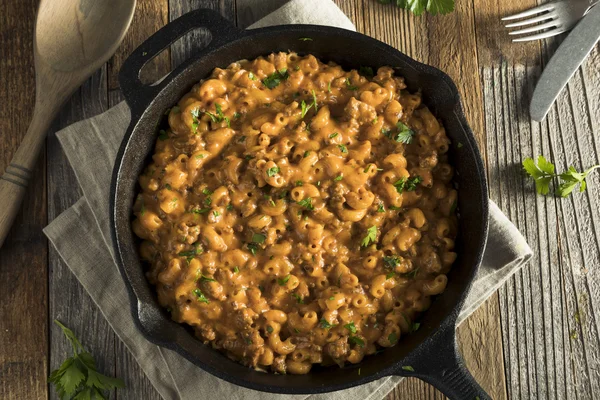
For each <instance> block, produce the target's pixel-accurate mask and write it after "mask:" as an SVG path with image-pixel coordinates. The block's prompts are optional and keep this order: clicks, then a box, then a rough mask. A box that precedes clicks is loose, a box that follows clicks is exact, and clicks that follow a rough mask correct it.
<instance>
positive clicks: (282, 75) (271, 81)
mask: <svg viewBox="0 0 600 400" xmlns="http://www.w3.org/2000/svg"><path fill="white" fill-rule="evenodd" d="M289 77H290V75H289V74H288V72H287V69H285V68H284V69H282V70H279V71H275V72H273V73H272V74H271V75H269V76H267V77H266V78H265V79H263V80H262V83H263V84H264V85H265V86H266V87H268V88H269V89H274V88H276V87H277V86H279V84H280V83H281V81H285V80H286V79H287V78H289Z"/></svg>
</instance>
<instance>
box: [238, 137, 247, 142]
mask: <svg viewBox="0 0 600 400" xmlns="http://www.w3.org/2000/svg"><path fill="white" fill-rule="evenodd" d="M245 141H246V136H240V138H239V139H238V142H240V143H244V142H245Z"/></svg>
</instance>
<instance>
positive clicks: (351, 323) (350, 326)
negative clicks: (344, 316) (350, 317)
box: [344, 321, 356, 333]
mask: <svg viewBox="0 0 600 400" xmlns="http://www.w3.org/2000/svg"><path fill="white" fill-rule="evenodd" d="M344 328H346V329H348V330H349V331H350V333H356V326H355V325H354V321H352V322H350V323H349V324H346V325H344Z"/></svg>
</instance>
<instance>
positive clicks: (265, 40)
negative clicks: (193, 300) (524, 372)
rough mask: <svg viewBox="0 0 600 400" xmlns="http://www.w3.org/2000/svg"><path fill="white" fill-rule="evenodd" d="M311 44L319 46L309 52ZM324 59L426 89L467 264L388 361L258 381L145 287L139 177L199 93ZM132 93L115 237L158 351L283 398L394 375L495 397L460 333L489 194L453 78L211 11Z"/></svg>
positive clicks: (131, 83)
mask: <svg viewBox="0 0 600 400" xmlns="http://www.w3.org/2000/svg"><path fill="white" fill-rule="evenodd" d="M199 27H202V28H205V29H207V30H208V31H209V32H210V35H211V37H212V38H211V42H210V43H209V44H208V45H207V47H206V48H205V49H204V50H202V51H200V52H198V53H197V54H195V55H194V56H193V57H191V58H190V59H189V60H187V61H186V62H184V63H183V65H181V66H179V67H178V68H176V69H175V70H174V71H173V72H172V73H171V74H170V75H169V76H168V77H167V78H166V79H164V80H163V81H162V82H160V83H159V84H157V85H155V86H147V85H144V84H142V82H141V81H140V79H139V71H140V69H141V68H142V67H143V66H144V64H146V63H147V62H148V61H149V60H150V59H152V58H153V57H154V56H156V55H157V54H159V53H160V52H161V51H162V50H163V49H165V48H167V47H168V46H169V45H170V44H171V43H173V42H174V41H175V40H176V39H177V38H179V37H181V36H182V35H184V34H185V33H186V32H188V31H190V30H192V29H194V28H199ZM306 37H309V38H311V39H312V40H299V39H300V38H306ZM288 50H292V51H296V52H298V53H300V54H307V53H310V54H313V55H315V56H316V57H317V58H319V59H321V60H324V61H335V62H336V63H338V64H340V65H342V66H343V67H344V68H346V69H349V68H359V67H360V66H371V67H374V68H377V67H379V66H384V65H390V66H394V67H395V68H396V69H397V71H398V73H399V74H400V75H402V76H404V77H405V78H406V82H407V84H408V87H409V89H410V90H411V91H416V90H418V89H421V90H422V92H423V99H424V103H425V104H427V105H428V106H429V107H430V108H431V110H432V111H433V113H434V114H435V115H436V116H438V117H439V118H440V119H441V120H442V121H443V124H444V126H445V128H446V131H447V134H448V136H449V137H450V138H451V140H452V142H453V145H452V146H451V150H450V154H451V156H452V160H453V163H454V166H455V168H456V179H455V183H456V185H457V188H458V192H459V195H458V209H459V210H460V233H459V237H458V240H457V253H458V259H457V260H456V263H455V265H454V267H453V269H452V271H451V272H450V274H449V275H448V287H447V289H446V291H445V292H444V293H443V294H442V295H440V296H438V297H437V298H436V299H435V300H434V301H433V303H432V305H431V308H430V309H429V310H428V311H427V312H426V313H424V315H423V318H422V320H421V327H420V329H419V330H418V331H416V332H414V333H412V334H410V335H406V336H403V337H402V340H401V341H400V343H399V344H398V345H397V346H396V347H393V348H390V349H387V350H385V351H383V352H381V353H379V354H376V355H372V356H368V357H365V358H364V360H363V361H362V362H361V363H359V364H357V365H351V366H348V367H345V368H343V369H341V368H338V367H337V366H334V367H321V366H315V367H313V369H312V371H311V372H310V373H309V374H307V375H273V374H267V373H263V372H257V371H254V370H251V369H249V368H246V367H243V366H242V365H240V364H238V363H236V362H234V361H231V360H229V359H228V358H227V357H226V356H224V355H223V354H221V353H219V352H217V351H215V350H213V349H211V348H210V347H209V346H206V345H203V344H202V343H201V342H200V341H199V340H197V339H195V338H194V336H193V334H192V333H191V331H190V330H189V329H188V328H186V327H184V326H182V325H180V324H177V323H175V322H173V321H171V320H170V318H169V315H168V314H167V312H166V311H165V310H164V309H162V308H161V307H160V306H159V304H158V302H157V299H156V296H155V295H154V291H153V288H152V287H151V286H150V284H149V283H148V281H147V280H146V277H145V275H144V268H143V266H142V263H141V262H140V259H139V257H138V252H137V248H138V241H137V239H136V238H135V237H134V234H133V233H132V231H131V228H130V222H131V219H132V205H133V202H134V199H135V196H136V192H137V190H138V187H137V177H138V175H139V174H140V173H141V171H142V169H143V167H144V165H145V164H147V162H148V161H149V157H150V154H152V152H153V148H154V143H155V140H156V137H157V126H158V124H159V123H160V122H161V120H162V118H163V114H164V112H165V110H167V109H168V108H170V107H172V106H173V105H174V104H176V103H177V101H178V100H179V99H180V98H181V97H182V96H183V95H184V94H185V93H187V92H188V91H189V90H190V88H191V87H192V85H193V84H195V83H196V82H198V81H199V80H200V79H202V78H205V77H206V76H207V75H208V74H209V73H210V72H211V71H212V70H213V69H214V68H215V67H222V68H223V67H226V66H227V65H229V64H230V63H231V62H234V61H237V60H240V59H254V58H256V57H258V56H260V55H267V54H269V53H272V52H277V51H288ZM119 82H120V84H121V90H122V91H123V94H124V96H125V99H126V100H127V104H128V105H129V107H130V108H131V123H130V125H129V129H128V130H127V133H126V135H125V138H124V139H123V143H122V144H121V148H120V150H119V154H118V155H117V160H116V164H115V169H114V173H113V180H112V191H111V199H110V206H111V218H112V223H111V226H112V235H113V243H115V255H116V260H117V264H118V265H119V269H120V271H121V274H122V275H123V279H124V280H125V282H126V286H127V288H128V290H129V295H130V300H131V310H132V314H133V319H134V321H135V323H136V325H137V327H138V329H139V330H140V331H141V332H142V334H143V335H144V336H145V337H146V338H147V339H148V340H150V341H151V342H153V343H155V344H157V345H160V346H163V347H166V348H169V349H172V350H175V351H176V352H178V353H179V354H181V355H182V356H184V357H185V358H187V359H188V360H190V361H191V362H193V363H194V364H196V365H197V366H199V367H200V368H202V369H204V370H205V371H207V372H209V373H211V374H213V375H215V376H217V377H219V378H222V379H224V380H226V381H229V382H231V383H235V384H237V385H240V386H245V387H248V388H252V389H256V390H262V391H266V392H273V393H289V394H303V393H306V394H308V393H323V392H332V391H336V390H341V389H346V388H349V387H352V386H357V385H361V384H364V383H367V382H370V381H373V380H375V379H379V378H383V377H386V376H390V375H402V376H415V377H418V378H420V379H422V380H424V381H426V382H429V383H431V384H432V385H434V386H435V387H437V388H438V389H439V390H441V391H442V392H443V393H444V394H446V395H447V396H448V397H450V398H452V399H473V400H475V399H487V398H489V396H488V395H487V394H486V393H485V392H484V391H483V390H482V389H481V387H480V386H479V385H478V384H477V382H475V380H474V379H473V377H472V376H471V374H470V373H469V372H468V371H467V369H466V368H465V366H464V364H463V361H462V359H461V357H460V355H459V354H458V351H457V346H456V333H455V324H456V319H457V316H458V314H459V311H460V309H461V307H462V305H463V302H464V299H465V296H466V295H467V292H468V291H469V288H470V286H471V283H472V281H473V277H474V276H475V274H476V272H477V270H478V268H479V264H480V262H481V259H482V256H483V252H484V248H485V243H486V239H487V233H488V194H487V185H486V180H485V174H484V169H483V163H482V160H481V156H480V154H479V151H478V148H477V144H476V142H475V139H474V137H473V133H472V132H471V129H470V128H469V126H468V125H467V122H466V121H465V118H464V115H463V111H462V108H461V104H460V99H459V95H458V91H457V89H456V86H455V85H454V83H453V82H452V81H451V80H450V78H449V77H448V76H447V75H446V74H444V73H443V72H441V71H439V70H437V69H435V68H433V67H430V66H427V65H424V64H421V63H418V62H416V61H415V60H413V59H411V58H409V57H407V56H406V55H404V54H402V53H400V52H399V51H397V50H395V49H394V48H392V47H390V46H388V45H386V44H384V43H382V42H379V41H377V40H374V39H372V38H369V37H367V36H365V35H362V34H359V33H355V32H351V31H347V30H343V29H338V28H330V27H323V26H314V25H285V26H276V27H270V28H263V29H256V30H250V31H242V30H240V29H238V28H236V27H235V26H233V25H232V24H231V23H230V22H229V21H227V20H225V19H223V18H222V17H221V16H220V15H219V14H217V13H215V12H214V11H211V10H196V11H193V12H190V13H188V14H185V15H183V16H182V17H180V18H178V19H177V20H175V21H173V22H171V23H170V24H168V25H166V26H165V27H164V28H162V29H161V30H159V31H158V32H157V33H155V34H154V35H152V36H151V37H150V38H149V39H148V40H146V41H145V42H144V43H143V44H142V45H141V46H140V47H138V48H137V49H136V50H135V51H134V52H133V53H132V54H131V56H129V58H128V59H127V60H126V61H125V63H124V64H123V68H122V69H121V72H120V75H119Z"/></svg>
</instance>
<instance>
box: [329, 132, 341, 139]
mask: <svg viewBox="0 0 600 400" xmlns="http://www.w3.org/2000/svg"><path fill="white" fill-rule="evenodd" d="M337 135H339V133H337V132H333V133H332V134H331V135H329V139H333V138H334V137H336V136H337Z"/></svg>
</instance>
